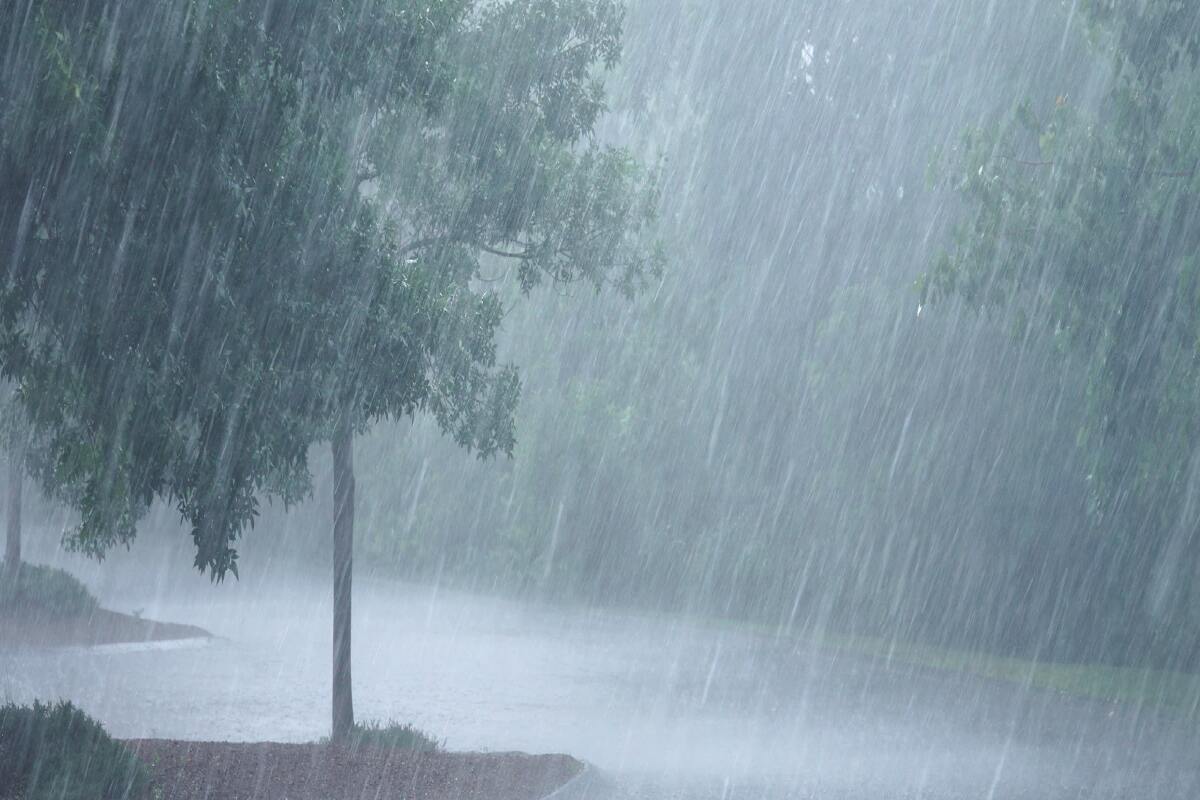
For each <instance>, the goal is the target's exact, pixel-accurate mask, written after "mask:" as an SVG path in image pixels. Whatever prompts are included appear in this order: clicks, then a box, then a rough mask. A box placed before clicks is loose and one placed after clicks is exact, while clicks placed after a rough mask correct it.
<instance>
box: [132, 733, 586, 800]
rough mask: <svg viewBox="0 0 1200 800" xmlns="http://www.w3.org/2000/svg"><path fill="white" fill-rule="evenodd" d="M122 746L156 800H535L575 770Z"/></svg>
mask: <svg viewBox="0 0 1200 800" xmlns="http://www.w3.org/2000/svg"><path fill="white" fill-rule="evenodd" d="M126 744H127V745H128V746H129V747H130V748H131V749H132V750H133V751H134V752H135V753H137V755H138V757H139V758H140V759H141V761H142V763H143V764H145V765H146V767H147V769H148V770H149V771H150V774H151V776H152V788H151V791H150V797H154V798H161V800H285V798H286V800H328V799H329V798H372V800H388V799H389V798H405V799H406V800H450V799H451V798H453V799H454V800H536V799H537V798H541V797H545V796H546V795H548V794H549V793H551V792H553V791H554V790H555V789H557V788H559V787H560V786H562V785H563V784H564V783H566V782H567V781H568V780H570V779H571V778H572V777H574V776H575V775H577V774H578V773H579V772H580V770H581V769H582V768H583V765H582V764H580V762H578V761H576V760H575V759H573V758H571V757H570V756H564V755H545V756H533V755H527V754H525V753H446V752H415V751H411V750H390V749H383V748H378V747H365V746H364V747H359V748H355V749H351V748H347V747H341V746H336V745H329V744H278V743H271V742H261V743H230V742H181V741H173V740H165V739H136V740H131V741H128V742H126Z"/></svg>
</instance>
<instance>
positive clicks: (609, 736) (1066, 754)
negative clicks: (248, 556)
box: [0, 581, 1200, 800]
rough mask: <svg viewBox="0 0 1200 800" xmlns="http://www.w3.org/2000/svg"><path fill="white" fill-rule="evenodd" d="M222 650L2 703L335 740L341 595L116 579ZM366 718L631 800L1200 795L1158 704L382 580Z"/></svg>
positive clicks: (151, 651)
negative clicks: (66, 702)
mask: <svg viewBox="0 0 1200 800" xmlns="http://www.w3.org/2000/svg"><path fill="white" fill-rule="evenodd" d="M103 594H104V599H105V601H106V602H107V603H109V604H110V605H112V606H113V607H115V608H117V609H118V610H126V611H132V610H137V609H141V610H142V613H144V614H145V615H146V616H149V617H154V618H161V619H169V620H173V621H180V622H189V623H195V624H199V625H201V626H204V627H206V628H208V629H209V630H211V631H212V632H213V633H215V634H216V635H217V638H215V639H213V640H211V641H207V642H181V643H170V644H164V645H158V646H154V647H129V646H114V647H109V648H101V649H99V650H93V651H88V650H82V649H76V650H67V651H43V652H21V653H13V652H3V651H0V697H5V698H8V699H14V700H18V701H23V700H28V699H32V698H34V697H40V698H46V699H51V698H58V697H63V698H69V699H71V700H73V701H75V702H76V703H77V704H79V705H80V706H82V707H83V708H84V709H85V710H87V711H88V712H90V713H92V714H93V715H95V716H97V717H98V718H99V719H101V720H102V721H103V722H104V723H105V724H106V725H107V726H108V727H109V729H110V730H111V731H112V732H113V733H114V734H116V735H118V736H122V737H170V738H191V739H218V740H242V741H253V740H267V739H272V740H290V741H303V740H311V739H315V738H318V737H320V736H322V735H324V734H325V733H326V732H327V729H328V718H327V714H328V700H327V696H328V686H327V682H328V673H329V619H330V598H329V592H328V590H327V588H326V587H324V585H323V584H321V583H320V582H317V581H314V582H313V583H312V585H311V586H301V585H290V586H284V585H267V584H262V585H257V586H256V585H254V584H253V583H251V582H244V583H243V584H242V585H237V586H234V587H226V588H218V589H212V588H210V587H204V591H199V590H193V589H191V588H187V589H186V590H178V591H177V590H176V589H175V588H172V587H165V588H164V587H163V586H162V585H161V584H160V585H159V587H158V588H157V589H154V590H150V589H145V590H137V589H129V588H128V587H125V588H113V587H108V588H107V589H105V590H104V592H103ZM354 668H355V686H354V691H355V700H356V703H357V711H358V716H359V718H360V719H369V718H377V719H383V718H395V719H398V720H404V721H412V722H415V723H416V724H417V725H418V726H420V727H422V728H423V729H425V730H427V731H429V732H431V733H434V734H436V735H438V736H440V737H445V739H446V741H447V745H448V746H449V747H451V748H454V749H470V750H476V749H478V750H493V751H497V750H524V751H530V752H567V753H570V754H572V755H575V756H577V757H579V758H582V759H586V760H587V761H589V762H590V763H592V764H593V765H595V768H596V769H597V771H598V774H600V775H602V776H603V777H604V779H605V785H606V787H607V793H608V794H610V795H613V796H617V797H622V798H631V799H632V798H680V799H683V798H686V799H687V800H701V799H702V798H704V799H707V798H721V799H722V800H733V799H735V798H736V799H738V800H740V799H742V798H747V799H749V798H755V799H756V800H758V799H762V800H775V799H776V798H780V799H782V798H809V797H811V798H872V799H875V798H947V800H949V798H954V799H955V800H960V799H961V798H976V797H977V798H1188V799H1189V800H1191V799H1192V798H1196V797H1200V732H1198V731H1197V730H1196V729H1195V728H1194V727H1193V726H1189V725H1187V724H1185V723H1184V722H1182V721H1181V720H1179V719H1176V718H1173V717H1172V716H1170V715H1168V714H1164V713H1161V712H1154V711H1146V710H1143V711H1139V710H1138V709H1136V708H1130V707H1124V706H1115V705H1108V704H1103V703H1098V702H1092V701H1086V700H1081V699H1077V698H1071V697H1065V696H1060V695H1057V694H1054V693H1050V692H1045V691H1039V690H1033V691H1029V690H1025V689H1022V688H1021V687H1017V686H1014V685H1010V684H1005V683H999V682H993V681H987V680H981V679H977V678H973V677H970V676H966V675H956V674H948V673H942V672H937V671H931V670H925V669H917V668H910V667H904V666H900V665H894V664H893V665H889V664H887V663H884V662H882V661H878V660H872V659H866V658H862V657H857V656H852V655H848V654H844V653H839V652H838V651H836V650H832V649H828V648H823V647H820V646H816V645H813V644H811V643H805V642H799V641H792V640H776V639H772V638H770V637H764V636H761V635H757V634H754V633H750V632H742V631H736V630H729V629H714V628H710V627H706V626H702V625H696V624H691V623H686V622H683V621H679V620H673V619H670V618H662V617H653V616H642V615H636V614H619V613H611V612H601V611H595V610H590V609H574V610H563V609H558V608H550V607H540V606H530V605H522V604H517V603H512V602H508V601H502V600H495V599H490V598H486V597H478V596H472V595H467V594H461V593H453V592H448V591H438V590H433V589H429V588H417V587H410V586H402V585H397V584H394V583H386V582H370V581H360V582H359V584H358V586H357V587H356V596H355V638H354Z"/></svg>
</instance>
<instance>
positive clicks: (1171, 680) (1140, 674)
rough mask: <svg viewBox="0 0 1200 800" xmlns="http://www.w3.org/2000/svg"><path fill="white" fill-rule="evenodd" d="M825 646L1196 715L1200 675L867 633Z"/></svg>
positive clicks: (828, 638)
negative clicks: (1037, 657) (1000, 653)
mask: <svg viewBox="0 0 1200 800" xmlns="http://www.w3.org/2000/svg"><path fill="white" fill-rule="evenodd" d="M823 642H824V644H827V645H832V646H834V647H837V648H840V649H842V650H847V651H850V652H853V653H858V654H860V655H869V656H875V657H878V658H886V659H889V660H892V661H898V662H901V663H905V664H913V665H916V666H923V667H932V668H935V669H943V670H948V671H952V672H964V673H969V674H972V675H978V676H980V677H983V678H991V679H993V680H1001V681H1007V682H1010V683H1018V684H1021V685H1024V686H1030V687H1034V688H1038V689H1049V690H1052V691H1058V692H1063V693H1065V694H1070V695H1075V696H1077V697H1087V698H1091V699H1095V700H1103V701H1106V702H1114V703H1117V702H1119V703H1133V704H1136V705H1145V706H1159V707H1165V708H1170V709H1173V710H1175V711H1177V712H1179V713H1181V714H1183V715H1184V716H1187V717H1196V716H1200V675H1196V674H1194V673H1189V672H1176V671H1172V670H1162V669H1147V668H1142V667H1114V666H1109V665H1105V664H1058V663H1053V662H1038V661H1031V660H1027V659H1021V658H1012V657H1007V656H997V655H992V654H989V653H980V652H972V651H968V650H957V649H954V648H949V647H938V646H934V645H924V644H914V643H911V642H896V641H889V640H887V639H884V638H878V637H866V636H836V635H831V636H826V637H825V638H824V640H823Z"/></svg>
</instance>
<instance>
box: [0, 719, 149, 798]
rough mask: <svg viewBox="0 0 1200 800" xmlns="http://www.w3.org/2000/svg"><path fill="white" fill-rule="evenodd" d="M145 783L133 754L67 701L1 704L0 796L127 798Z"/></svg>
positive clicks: (139, 793)
mask: <svg viewBox="0 0 1200 800" xmlns="http://www.w3.org/2000/svg"><path fill="white" fill-rule="evenodd" d="M147 785H148V778H147V775H146V772H145V770H144V769H143V768H142V765H141V764H140V763H139V762H138V760H137V758H136V757H135V756H134V755H133V754H132V753H131V752H129V750H127V749H126V748H125V747H124V745H122V744H121V743H120V742H117V741H115V740H114V739H113V738H112V737H110V736H109V735H108V733H107V732H105V730H104V728H103V727H101V725H100V723H98V722H96V721H95V720H94V719H92V718H91V717H89V716H88V715H87V714H84V713H83V712H82V711H80V710H79V709H78V708H76V707H75V706H73V705H71V704H70V703H66V702H60V703H57V704H54V705H49V704H43V703H36V702H35V703H34V704H33V705H32V706H18V705H14V704H12V703H9V704H7V705H4V706H0V796H3V797H19V798H21V800H126V798H137V797H141V796H142V795H143V793H144V792H145V791H146V787H147Z"/></svg>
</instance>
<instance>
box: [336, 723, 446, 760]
mask: <svg viewBox="0 0 1200 800" xmlns="http://www.w3.org/2000/svg"><path fill="white" fill-rule="evenodd" d="M345 744H346V746H348V747H349V748H350V749H351V750H355V749H358V748H359V747H379V748H383V749H387V750H417V751H421V752H436V751H438V750H441V749H442V745H443V742H439V741H438V740H437V739H434V738H433V737H432V736H430V735H429V734H427V733H425V732H424V731H422V730H418V729H417V728H415V727H413V726H412V725H401V724H400V723H398V722H389V723H387V724H383V723H380V722H376V721H369V722H362V723H355V725H354V730H353V731H351V733H350V737H349V738H348V739H347V741H346V742H345Z"/></svg>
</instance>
